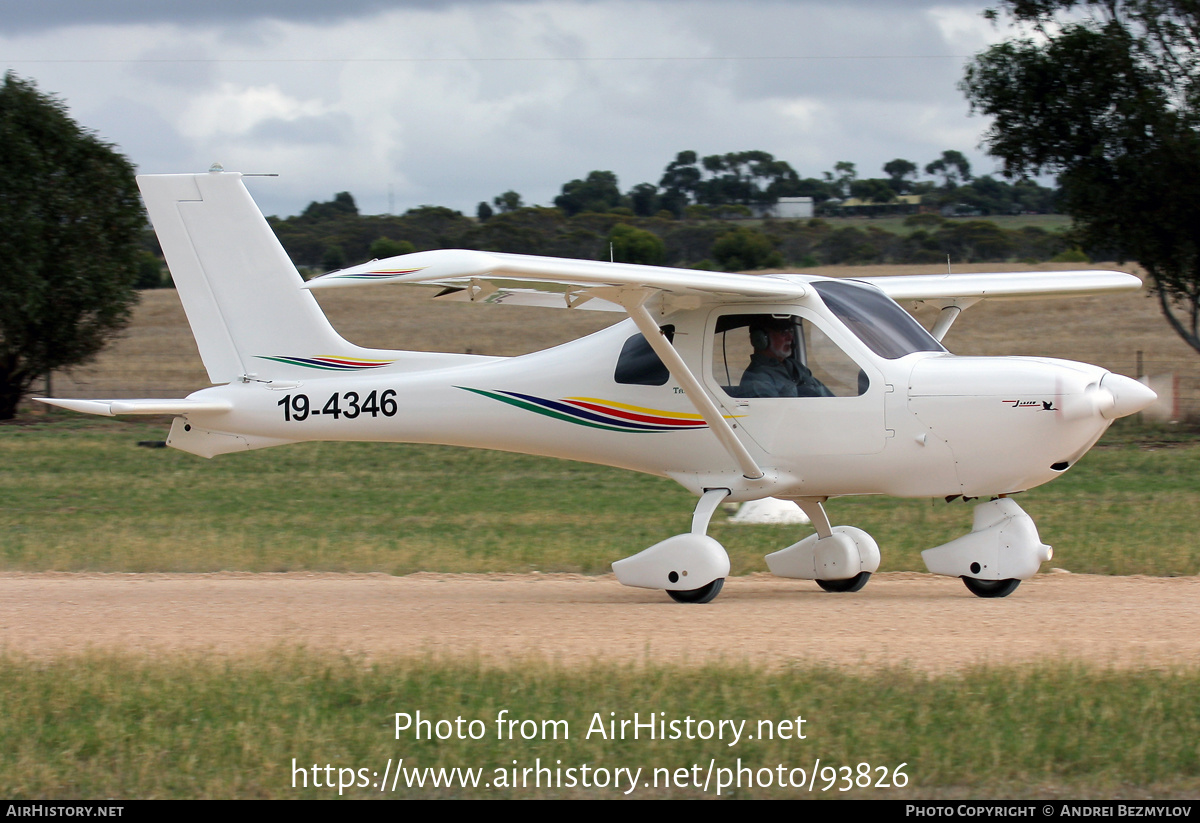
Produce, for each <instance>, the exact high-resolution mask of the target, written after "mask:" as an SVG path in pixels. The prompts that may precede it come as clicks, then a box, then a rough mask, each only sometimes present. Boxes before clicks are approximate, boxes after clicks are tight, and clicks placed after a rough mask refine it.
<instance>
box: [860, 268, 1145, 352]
mask: <svg viewBox="0 0 1200 823" xmlns="http://www.w3.org/2000/svg"><path fill="white" fill-rule="evenodd" d="M858 279H860V280H862V281H863V282H866V283H870V284H871V285H873V286H877V287H878V288H880V289H882V290H883V291H884V292H885V293H886V294H887V295H888V297H890V298H892V299H893V300H895V301H896V302H897V303H901V304H907V305H909V306H913V307H915V306H918V305H920V304H922V303H927V304H929V305H931V306H936V307H937V308H939V309H941V313H940V314H939V315H938V318H937V320H936V321H935V322H934V324H933V328H931V329H930V330H929V333H930V334H932V335H933V336H934V338H936V339H937V340H938V341H939V342H940V341H941V340H942V339H944V338H945V336H946V332H948V331H950V327H951V326H952V325H954V321H955V320H957V319H958V316H959V315H960V314H962V312H963V311H964V310H965V309H968V308H970V307H971V306H974V305H975V304H976V303H978V302H979V301H980V300H985V299H987V300H1031V299H1037V298H1049V297H1088V296H1091V295H1097V294H1109V293H1111V292H1123V291H1137V290H1138V289H1140V288H1141V287H1142V281H1141V280H1139V279H1138V278H1136V277H1134V276H1133V275H1132V274H1126V273H1125V272H1120V271H1102V270H1091V271H1051V272H987V273H980V274H917V275H898V276H895V277H862V278H858Z"/></svg>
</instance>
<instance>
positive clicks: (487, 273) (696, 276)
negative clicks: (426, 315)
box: [305, 249, 811, 311]
mask: <svg viewBox="0 0 1200 823" xmlns="http://www.w3.org/2000/svg"><path fill="white" fill-rule="evenodd" d="M364 283H418V284H424V285H433V286H442V287H443V288H444V289H445V291H443V292H442V293H441V294H439V295H438V298H439V299H443V300H460V301H470V302H481V303H508V304H513V305H524V306H554V307H558V308H572V309H574V308H587V309H595V310H600V311H624V309H623V308H622V307H621V306H620V305H618V303H616V302H614V301H612V300H610V299H606V298H611V297H613V293H614V291H620V290H626V289H636V290H645V291H650V292H658V293H661V294H662V295H663V296H664V298H665V299H666V300H668V301H670V300H676V301H683V302H692V303H695V302H696V301H697V300H714V299H719V300H720V301H721V302H739V301H748V300H757V301H763V300H800V299H802V298H804V297H806V296H808V295H809V294H811V290H810V289H809V288H808V286H806V285H805V284H804V283H803V282H800V281H795V280H792V279H789V278H786V277H776V276H771V275H765V276H760V277H750V276H747V275H744V274H727V273H724V272H707V271H696V270H693V269H672V268H665V267H661V266H639V265H633V264H629V263H607V262H603V261H598V260H570V259H565V258H559V257H538V256H534V255H524V254H502V253H500V252H484V251H468V250H464V249H438V250H434V251H423V252H417V253H415V254H405V255H401V256H399V257H389V258H387V259H384V260H373V261H371V262H370V263H364V264H362V265H361V266H353V267H352V268H348V269H342V270H341V271H336V272H333V273H331V274H326V275H324V276H322V277H318V278H315V279H313V280H310V281H308V283H306V284H305V288H309V289H320V288H335V287H344V286H355V285H362V284H364Z"/></svg>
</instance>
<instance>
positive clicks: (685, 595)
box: [667, 577, 725, 603]
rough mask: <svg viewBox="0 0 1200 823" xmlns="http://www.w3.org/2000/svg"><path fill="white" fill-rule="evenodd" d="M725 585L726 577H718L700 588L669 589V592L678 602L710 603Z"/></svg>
mask: <svg viewBox="0 0 1200 823" xmlns="http://www.w3.org/2000/svg"><path fill="white" fill-rule="evenodd" d="M724 585H725V578H724V577H718V578H717V579H716V580H714V581H713V582H711V583H709V584H708V585H707V586H701V587H700V588H698V589H687V590H686V591H681V592H679V591H673V590H671V589H667V594H669V595H671V599H672V600H674V601H675V602H676V603H708V602H710V601H711V600H712V599H713V598H714V597H716V596H717V595H718V594H720V593H721V587H722V586H724Z"/></svg>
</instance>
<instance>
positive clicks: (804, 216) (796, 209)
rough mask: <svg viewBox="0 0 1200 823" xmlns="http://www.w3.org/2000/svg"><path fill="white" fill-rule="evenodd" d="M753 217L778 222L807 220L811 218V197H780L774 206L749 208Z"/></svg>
mask: <svg viewBox="0 0 1200 823" xmlns="http://www.w3.org/2000/svg"><path fill="white" fill-rule="evenodd" d="M751 208H752V209H753V210H754V216H755V217H775V218H778V219H780V220H808V219H809V218H810V217H812V216H813V199H812V198H811V197H780V198H779V200H778V202H776V203H775V204H774V205H768V206H751Z"/></svg>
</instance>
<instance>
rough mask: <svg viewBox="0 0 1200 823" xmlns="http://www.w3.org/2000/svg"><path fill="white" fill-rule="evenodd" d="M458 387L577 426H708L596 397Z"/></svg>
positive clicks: (691, 417) (634, 429) (694, 417)
mask: <svg viewBox="0 0 1200 823" xmlns="http://www.w3.org/2000/svg"><path fill="white" fill-rule="evenodd" d="M458 388H460V389H463V390H464V391H469V392H474V393H475V394H481V395H483V396H484V397H490V398H491V399H493V400H499V401H500V402H501V403H507V404H508V405H510V406H516V407H517V408H518V409H524V410H525V411H531V412H535V413H537V414H541V415H545V416H546V417H553V418H554V419H556V420H564V421H566V422H567V423H574V424H576V425H578V426H588V427H590V428H594V429H604V430H605V431H616V432H626V433H632V434H638V433H643V434H644V433H646V432H677V431H692V430H694V429H706V428H708V424H706V423H705V422H704V418H702V417H701V416H700V415H698V414H687V413H683V412H670V411H662V410H660V409H647V408H643V407H641V406H630V405H627V404H625V403H615V402H613V401H611V400H600V399H597V398H595V397H564V398H561V399H559V400H549V399H547V398H544V397H535V396H533V395H531V394H521V393H520V392H511V391H485V390H483V389H471V388H467V387H466V386H459V387H458Z"/></svg>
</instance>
